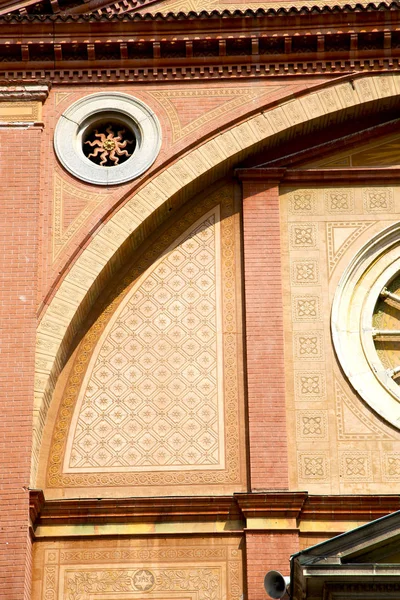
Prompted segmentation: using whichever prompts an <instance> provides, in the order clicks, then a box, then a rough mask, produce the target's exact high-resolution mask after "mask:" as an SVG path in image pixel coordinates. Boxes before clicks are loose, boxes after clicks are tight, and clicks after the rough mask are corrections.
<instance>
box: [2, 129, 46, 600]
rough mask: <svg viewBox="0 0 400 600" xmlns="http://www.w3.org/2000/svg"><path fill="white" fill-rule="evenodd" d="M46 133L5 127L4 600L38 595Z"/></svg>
mask: <svg viewBox="0 0 400 600" xmlns="http://www.w3.org/2000/svg"><path fill="white" fill-rule="evenodd" d="M41 134H42V132H41V129H40V128H37V127H33V126H31V127H16V126H12V125H10V126H9V127H3V128H1V129H0V155H1V158H0V160H1V165H2V181H1V183H2V191H1V202H0V229H1V232H0V298H1V302H0V323H1V336H0V345H1V352H0V378H1V395H0V402H1V419H0V490H1V491H0V598H4V599H6V598H7V599H10V600H11V599H12V600H23V599H24V600H28V598H30V595H31V541H30V536H29V492H28V487H29V481H30V479H29V478H30V463H31V446H32V411H33V384H34V358H35V331H36V314H35V312H36V311H35V309H36V306H35V304H36V280H37V244H38V218H39V192H40V179H39V172H40V144H41Z"/></svg>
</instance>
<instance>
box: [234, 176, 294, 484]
mask: <svg viewBox="0 0 400 600" xmlns="http://www.w3.org/2000/svg"><path fill="white" fill-rule="evenodd" d="M243 235H244V275H245V308H246V344H247V380H248V406H249V441H250V476H251V489H252V490H253V491H254V490H266V489H287V487H288V456H287V440H286V409H285V378H284V367H285V365H284V355H283V308H282V283H281V282H282V275H281V270H282V269H281V246H280V222H279V190H278V186H276V185H275V184H268V183H260V182H257V183H251V182H248V181H244V182H243Z"/></svg>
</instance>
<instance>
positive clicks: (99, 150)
mask: <svg viewBox="0 0 400 600" xmlns="http://www.w3.org/2000/svg"><path fill="white" fill-rule="evenodd" d="M160 147H161V128H160V124H159V122H158V119H157V117H156V115H155V114H154V112H153V111H152V110H151V108H149V107H148V106H147V105H146V104H144V103H143V102H142V101H141V100H138V98H134V97H133V96H131V95H129V94H123V93H121V92H99V93H98V94H91V95H89V96H84V97H82V98H80V99H79V100H77V101H76V102H74V103H73V104H72V105H71V106H70V107H69V108H67V109H66V110H65V111H64V113H63V114H62V115H61V116H60V118H59V120H58V123H57V127H56V130H55V133H54V149H55V151H56V154H57V157H58V159H59V161H60V163H61V165H62V166H63V167H64V168H65V169H66V170H67V171H69V172H70V173H71V174H72V175H73V176H74V177H78V178H79V179H82V180H83V181H86V182H88V183H91V184H95V185H117V184H121V183H125V182H126V181H130V180H132V179H135V177H139V176H140V175H142V173H144V172H145V171H146V170H147V169H149V168H150V166H151V165H152V164H153V162H154V161H155V160H156V158H157V155H158V153H159V150H160Z"/></svg>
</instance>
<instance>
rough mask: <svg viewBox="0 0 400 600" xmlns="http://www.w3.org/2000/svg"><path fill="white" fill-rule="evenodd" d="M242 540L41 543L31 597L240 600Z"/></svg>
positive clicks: (45, 599)
mask: <svg viewBox="0 0 400 600" xmlns="http://www.w3.org/2000/svg"><path fill="white" fill-rule="evenodd" d="M239 546H240V538H236V537H233V538H232V537H226V538H198V539H196V540H195V541H193V540H192V541H189V540H185V539H174V538H170V539H165V538H164V539H162V540H161V539H154V538H153V539H131V540H124V541H104V540H102V541H99V540H91V541H83V542H82V541H79V542H64V543H63V542H48V541H46V542H39V543H37V544H36V545H35V549H34V565H35V569H34V581H33V600H104V598H107V600H120V599H123V600H144V599H145V598H146V599H148V600H165V599H166V598H170V599H171V600H223V599H225V598H229V600H239V598H241V597H242V596H241V594H242V591H243V590H242V553H241V550H240V548H239Z"/></svg>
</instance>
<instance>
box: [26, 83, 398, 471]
mask: <svg viewBox="0 0 400 600" xmlns="http://www.w3.org/2000/svg"><path fill="white" fill-rule="evenodd" d="M399 94H400V74H387V73H383V74H378V75H375V74H374V75H363V74H360V75H358V76H354V75H352V76H346V77H345V78H342V79H340V80H339V81H337V80H336V81H335V82H333V83H328V84H324V85H322V86H321V87H319V88H317V89H316V88H314V89H313V90H312V91H305V92H303V93H302V94H301V95H299V96H298V97H296V98H290V99H285V100H283V101H282V103H280V104H278V105H276V106H274V107H272V108H270V109H268V110H265V111H263V112H261V113H259V114H256V115H253V116H250V117H248V118H247V119H246V120H245V121H244V122H242V123H240V124H236V125H234V126H233V127H231V128H230V129H229V130H227V131H225V132H223V133H219V134H218V135H216V136H215V137H213V138H212V139H209V140H207V141H205V142H204V143H203V144H201V145H200V146H199V147H197V148H195V149H192V150H190V151H189V152H188V153H187V154H186V155H185V156H183V157H181V158H179V159H177V160H176V161H175V162H174V163H173V164H171V165H170V166H168V167H167V168H166V169H165V170H164V171H162V172H161V173H159V174H157V175H155V176H154V177H153V178H152V180H151V181H149V182H147V183H145V184H144V185H143V187H142V188H141V189H140V190H139V191H137V192H135V193H134V195H133V196H132V197H131V198H130V199H129V200H128V201H127V202H126V203H125V204H124V205H123V206H122V207H121V208H120V209H119V210H118V212H116V213H115V214H114V215H113V216H112V217H111V218H110V219H109V220H108V221H107V222H106V223H105V224H104V226H103V227H102V228H101V229H99V230H98V231H97V233H96V234H95V235H94V236H93V238H92V240H91V241H90V243H89V244H88V246H87V247H86V248H85V249H84V250H83V252H82V253H81V254H80V256H79V257H78V258H77V259H76V261H75V262H74V264H73V265H72V266H71V268H70V270H69V272H68V273H67V275H66V276H65V277H64V279H63V280H62V282H61V285H60V286H59V288H58V290H57V292H56V294H55V295H54V297H53V298H52V300H51V302H50V304H49V306H48V308H47V310H46V312H45V314H44V316H43V318H42V320H41V322H40V324H39V327H38V331H37V364H36V380H35V405H34V423H33V426H34V447H33V460H32V481H33V482H34V481H35V477H36V471H37V465H38V456H39V449H40V445H41V438H42V434H43V428H44V424H45V421H46V415H47V411H48V408H49V405H50V400H51V397H52V392H53V389H54V385H55V382H56V381H57V377H58V374H59V373H60V371H61V368H62V367H63V365H64V363H65V360H66V357H67V356H68V352H69V343H70V340H71V338H72V337H73V335H74V333H76V332H77V331H78V330H79V326H80V323H82V321H83V319H84V318H85V310H84V306H85V302H86V303H87V302H89V304H90V302H93V300H94V299H95V298H96V297H97V295H98V293H99V291H100V289H101V288H102V286H103V285H104V277H105V274H106V272H107V268H109V265H110V264H112V263H113V261H114V262H118V260H119V254H120V253H123V252H124V251H125V252H126V244H127V243H128V241H129V240H132V239H134V238H135V236H137V237H138V239H140V236H141V228H142V226H143V223H144V222H145V221H146V222H149V221H150V222H151V221H153V224H154V223H160V222H162V221H163V220H164V219H165V217H166V215H168V214H170V212H169V210H170V209H171V208H172V207H173V203H172V199H173V200H174V202H176V203H181V204H182V203H183V202H185V201H186V199H188V198H189V197H191V196H193V194H194V193H196V191H198V190H199V189H200V188H201V186H205V185H209V184H210V183H212V182H213V181H215V180H216V179H217V178H219V177H221V176H222V175H223V174H224V173H226V172H227V171H228V170H229V169H230V168H232V167H233V166H234V165H235V164H237V163H238V161H240V160H243V159H244V158H246V157H247V156H249V155H250V154H252V153H255V152H258V151H259V150H261V149H263V148H265V147H267V146H268V144H270V143H272V140H274V139H276V137H277V136H279V137H285V136H289V135H290V131H293V128H298V129H300V131H310V129H311V127H312V123H315V124H316V126H318V127H319V128H320V127H323V126H324V125H326V124H327V123H331V122H332V121H334V120H338V119H339V118H340V115H341V114H342V113H343V112H344V111H346V110H352V111H353V114H354V115H358V114H361V113H362V112H363V110H364V107H365V106H366V105H368V104H369V103H373V102H375V103H378V105H379V103H381V102H385V101H389V102H390V101H391V100H392V101H393V99H395V98H396V96H398V95H399Z"/></svg>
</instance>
